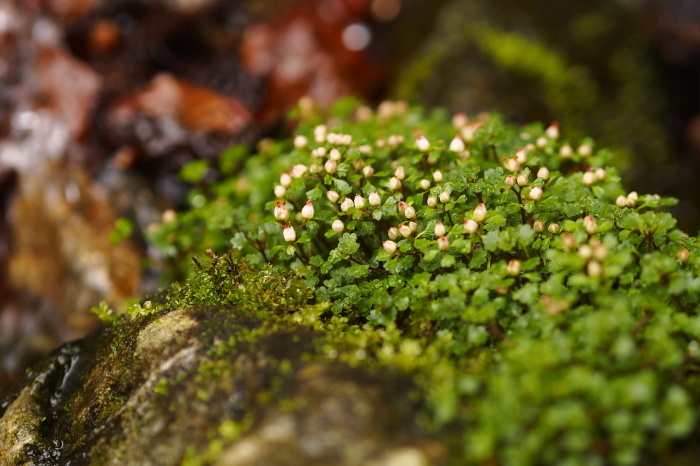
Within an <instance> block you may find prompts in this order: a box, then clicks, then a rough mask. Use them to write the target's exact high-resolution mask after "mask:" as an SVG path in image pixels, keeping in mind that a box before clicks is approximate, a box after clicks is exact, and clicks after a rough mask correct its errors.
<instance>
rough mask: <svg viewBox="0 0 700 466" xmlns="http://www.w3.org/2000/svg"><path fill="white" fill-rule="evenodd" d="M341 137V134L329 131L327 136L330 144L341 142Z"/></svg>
mask: <svg viewBox="0 0 700 466" xmlns="http://www.w3.org/2000/svg"><path fill="white" fill-rule="evenodd" d="M339 137H340V135H339V134H336V133H328V135H327V136H326V141H327V142H328V144H333V145H335V144H339V142H340V141H339Z"/></svg>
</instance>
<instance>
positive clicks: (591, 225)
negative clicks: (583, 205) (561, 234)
mask: <svg viewBox="0 0 700 466" xmlns="http://www.w3.org/2000/svg"><path fill="white" fill-rule="evenodd" d="M583 228H584V229H585V230H586V232H587V233H588V234H589V235H593V234H595V233H596V232H597V231H598V223H597V222H596V221H595V217H593V216H592V215H587V216H586V217H584V218H583Z"/></svg>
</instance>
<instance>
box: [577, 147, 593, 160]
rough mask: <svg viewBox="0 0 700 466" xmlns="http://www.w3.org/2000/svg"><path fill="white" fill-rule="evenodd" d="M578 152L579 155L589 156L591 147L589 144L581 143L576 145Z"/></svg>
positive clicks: (591, 150) (591, 151) (591, 152)
mask: <svg viewBox="0 0 700 466" xmlns="http://www.w3.org/2000/svg"><path fill="white" fill-rule="evenodd" d="M578 153H579V155H580V156H581V157H590V156H591V154H593V148H592V147H591V146H590V145H589V144H581V145H580V146H579V147H578Z"/></svg>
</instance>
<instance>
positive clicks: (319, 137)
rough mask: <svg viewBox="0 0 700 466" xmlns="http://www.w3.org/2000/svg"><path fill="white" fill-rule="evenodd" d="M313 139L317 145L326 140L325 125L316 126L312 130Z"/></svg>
mask: <svg viewBox="0 0 700 466" xmlns="http://www.w3.org/2000/svg"><path fill="white" fill-rule="evenodd" d="M314 139H316V142H317V143H319V144H320V143H322V142H323V141H325V140H326V125H318V126H317V127H315V128H314Z"/></svg>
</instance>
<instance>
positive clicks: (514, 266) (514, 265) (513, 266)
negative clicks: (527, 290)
mask: <svg viewBox="0 0 700 466" xmlns="http://www.w3.org/2000/svg"><path fill="white" fill-rule="evenodd" d="M521 268H522V266H521V265H520V261H518V260H516V259H511V260H510V261H509V262H508V265H507V266H506V273H507V274H508V275H510V276H511V277H517V276H518V275H520V269H521Z"/></svg>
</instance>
